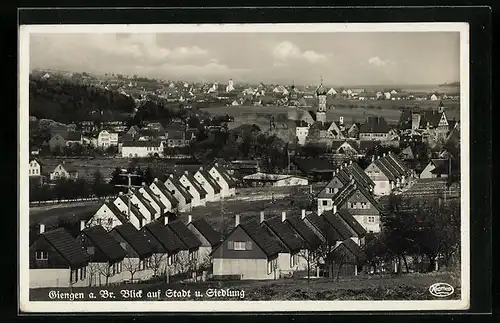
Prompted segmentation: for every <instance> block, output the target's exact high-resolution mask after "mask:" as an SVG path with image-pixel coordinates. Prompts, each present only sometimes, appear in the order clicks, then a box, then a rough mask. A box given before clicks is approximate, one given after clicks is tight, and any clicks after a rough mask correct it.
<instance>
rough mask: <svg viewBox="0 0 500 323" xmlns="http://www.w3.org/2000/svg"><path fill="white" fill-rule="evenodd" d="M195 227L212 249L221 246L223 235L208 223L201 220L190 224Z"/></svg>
mask: <svg viewBox="0 0 500 323" xmlns="http://www.w3.org/2000/svg"><path fill="white" fill-rule="evenodd" d="M190 224H191V225H193V226H194V227H195V228H196V229H197V230H198V231H199V232H200V233H201V235H203V236H204V237H205V239H207V240H208V242H209V243H210V245H212V248H215V247H216V246H218V245H219V243H220V240H221V234H220V233H219V232H217V231H215V230H214V229H213V228H212V227H211V226H210V224H208V222H207V221H206V220H205V219H203V218H201V219H198V220H195V221H192V222H191V223H190Z"/></svg>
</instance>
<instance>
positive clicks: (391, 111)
mask: <svg viewBox="0 0 500 323" xmlns="http://www.w3.org/2000/svg"><path fill="white" fill-rule="evenodd" d="M332 104H333V105H335V106H336V108H335V109H330V110H328V111H327V119H328V120H339V118H340V117H344V120H345V122H346V123H347V124H351V123H352V122H353V121H354V122H361V123H363V122H364V121H365V120H366V118H367V117H368V116H371V115H373V116H382V117H384V118H385V119H386V121H387V122H389V123H392V124H396V123H397V122H398V121H399V117H400V115H401V112H400V110H399V108H400V107H420V108H423V109H428V108H432V107H437V106H438V105H439V101H388V100H387V101H386V100H380V101H378V100H376V101H359V100H332ZM350 105H353V106H354V108H349V106H350ZM369 106H373V108H369ZM445 106H446V107H447V108H448V109H447V110H446V115H447V117H448V118H449V119H453V118H455V119H456V120H459V119H460V111H459V102H456V101H450V102H448V101H447V102H446V104H445ZM379 107H380V108H379ZM308 109H310V108H308ZM203 110H204V111H207V112H209V113H210V114H213V115H226V114H228V115H231V116H233V117H234V122H231V123H230V124H229V126H230V128H236V127H238V126H240V125H242V124H248V123H250V124H251V123H255V124H257V125H259V126H260V127H261V128H264V129H266V128H267V127H269V119H270V116H271V115H273V116H274V117H275V118H278V119H287V118H289V116H293V115H296V114H297V113H300V112H299V111H300V109H299V108H295V107H284V106H251V105H247V106H220V107H210V108H204V109H203Z"/></svg>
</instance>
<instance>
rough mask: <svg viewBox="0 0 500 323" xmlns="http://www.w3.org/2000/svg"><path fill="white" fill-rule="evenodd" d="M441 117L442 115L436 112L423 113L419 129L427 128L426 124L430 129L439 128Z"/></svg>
mask: <svg viewBox="0 0 500 323" xmlns="http://www.w3.org/2000/svg"><path fill="white" fill-rule="evenodd" d="M441 116H442V113H439V112H438V111H436V110H426V111H423V112H422V113H421V118H420V125H419V126H420V128H427V123H429V125H430V126H431V127H434V128H436V127H437V126H439V121H440V120H441Z"/></svg>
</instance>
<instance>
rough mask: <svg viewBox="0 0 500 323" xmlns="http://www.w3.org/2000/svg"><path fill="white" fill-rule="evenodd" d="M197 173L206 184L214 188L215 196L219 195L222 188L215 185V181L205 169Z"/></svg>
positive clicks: (217, 184)
mask: <svg viewBox="0 0 500 323" xmlns="http://www.w3.org/2000/svg"><path fill="white" fill-rule="evenodd" d="M199 172H200V173H201V175H202V176H203V178H205V180H206V181H207V183H208V184H210V186H212V187H213V188H214V192H215V194H218V193H220V191H221V189H222V188H221V187H220V185H219V183H217V181H216V180H215V179H214V178H213V177H212V175H210V173H209V172H208V171H207V170H205V169H200V170H199Z"/></svg>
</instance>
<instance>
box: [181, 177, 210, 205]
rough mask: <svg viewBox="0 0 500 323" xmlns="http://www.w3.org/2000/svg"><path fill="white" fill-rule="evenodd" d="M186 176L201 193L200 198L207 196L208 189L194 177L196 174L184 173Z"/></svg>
mask: <svg viewBox="0 0 500 323" xmlns="http://www.w3.org/2000/svg"><path fill="white" fill-rule="evenodd" d="M184 176H186V178H187V180H188V181H189V182H190V183H191V185H193V187H194V189H195V190H196V191H197V192H198V194H200V198H201V199H204V198H205V197H206V196H207V191H205V190H204V189H203V187H201V185H200V183H198V181H197V180H196V179H195V178H194V176H193V175H192V174H190V173H188V174H184Z"/></svg>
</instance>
